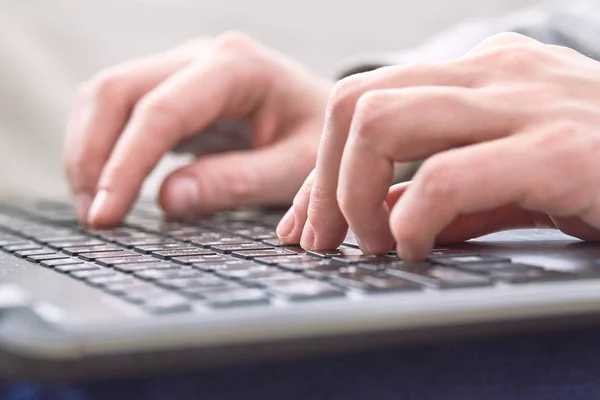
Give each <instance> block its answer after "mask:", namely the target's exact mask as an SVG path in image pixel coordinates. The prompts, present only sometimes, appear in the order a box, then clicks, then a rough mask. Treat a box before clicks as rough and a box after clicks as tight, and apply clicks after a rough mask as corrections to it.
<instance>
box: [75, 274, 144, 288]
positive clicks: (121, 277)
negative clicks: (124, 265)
mask: <svg viewBox="0 0 600 400" xmlns="http://www.w3.org/2000/svg"><path fill="white" fill-rule="evenodd" d="M132 280H133V278H132V277H131V276H129V275H125V274H114V275H106V276H95V277H89V278H87V279H86V282H87V283H88V284H90V285H92V286H106V285H109V284H113V283H123V282H131V281H132Z"/></svg>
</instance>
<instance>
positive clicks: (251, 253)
mask: <svg viewBox="0 0 600 400" xmlns="http://www.w3.org/2000/svg"><path fill="white" fill-rule="evenodd" d="M297 253H298V252H297V251H292V250H290V249H284V248H277V249H270V250H242V251H234V252H233V253H231V254H232V255H233V256H235V257H239V258H243V259H246V260H251V259H253V258H256V257H273V256H288V255H293V254H297Z"/></svg>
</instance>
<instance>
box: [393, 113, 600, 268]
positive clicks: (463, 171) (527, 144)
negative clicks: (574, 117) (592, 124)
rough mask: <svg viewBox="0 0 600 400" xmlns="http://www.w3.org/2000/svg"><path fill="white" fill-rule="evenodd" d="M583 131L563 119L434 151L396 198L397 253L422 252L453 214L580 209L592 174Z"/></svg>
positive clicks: (564, 213)
mask: <svg viewBox="0 0 600 400" xmlns="http://www.w3.org/2000/svg"><path fill="white" fill-rule="evenodd" d="M589 145H590V143H589V135H587V134H586V133H584V132H582V131H581V130H580V129H579V128H578V127H574V126H572V125H570V124H559V125H556V126H553V127H550V128H544V129H543V130H540V131H537V132H530V133H527V134H521V135H515V136H510V137H507V138H503V139H499V140H496V141H492V142H486V143H483V144H477V145H472V146H468V147H465V148H462V149H456V150H451V151H447V152H444V153H440V154H438V155H436V156H434V157H432V158H431V159H429V160H428V161H427V162H426V163H425V164H424V165H423V167H422V168H421V169H420V171H419V172H418V173H417V175H416V177H415V179H414V181H413V183H412V184H411V186H410V188H409V189H408V190H407V191H406V193H405V194H404V195H403V196H402V198H401V199H400V201H399V202H398V203H397V204H396V206H395V207H394V209H393V212H392V215H391V217H390V225H391V230H392V232H393V234H394V237H395V239H396V241H397V245H398V251H399V252H400V254H401V255H402V257H403V258H406V259H411V260H416V259H422V258H424V257H425V256H426V255H427V254H428V252H429V251H430V250H431V247H432V245H433V242H434V240H435V237H436V236H438V234H439V233H440V232H441V231H442V230H443V229H444V228H445V227H447V226H448V225H449V224H450V223H451V222H452V221H454V220H455V218H457V217H458V216H460V215H465V214H473V213H480V212H484V211H491V210H494V209H497V208H500V207H504V206H507V205H511V204H516V205H518V206H520V207H522V208H524V209H525V210H530V211H534V212H543V213H546V214H550V215H555V216H558V217H575V216H578V215H582V214H583V213H584V211H585V210H587V209H588V208H589V205H590V201H591V200H590V199H592V198H593V194H591V193H590V192H591V190H592V189H591V188H590V185H589V182H592V181H594V180H595V179H596V177H594V176H593V174H594V171H595V169H594V168H593V165H594V162H595V161H594V157H592V156H589V155H588V154H589V153H590V152H589V151H588V150H589Z"/></svg>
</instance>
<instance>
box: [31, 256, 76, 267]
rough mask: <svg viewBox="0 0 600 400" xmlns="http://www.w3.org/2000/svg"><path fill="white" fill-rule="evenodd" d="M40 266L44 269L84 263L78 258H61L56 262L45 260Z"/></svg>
mask: <svg viewBox="0 0 600 400" xmlns="http://www.w3.org/2000/svg"><path fill="white" fill-rule="evenodd" d="M40 264H41V265H43V266H44V267H48V268H53V267H57V266H59V265H73V264H83V261H82V260H79V259H77V258H59V259H55V260H43V261H41V262H40Z"/></svg>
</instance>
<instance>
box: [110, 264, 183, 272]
mask: <svg viewBox="0 0 600 400" xmlns="http://www.w3.org/2000/svg"><path fill="white" fill-rule="evenodd" d="M113 268H114V269H115V270H117V271H121V272H126V273H131V272H137V271H144V270H147V269H153V270H165V269H179V268H180V266H179V265H177V264H172V263H169V262H164V261H163V262H148V263H133V264H129V263H128V264H118V265H115V266H114V267H113Z"/></svg>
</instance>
